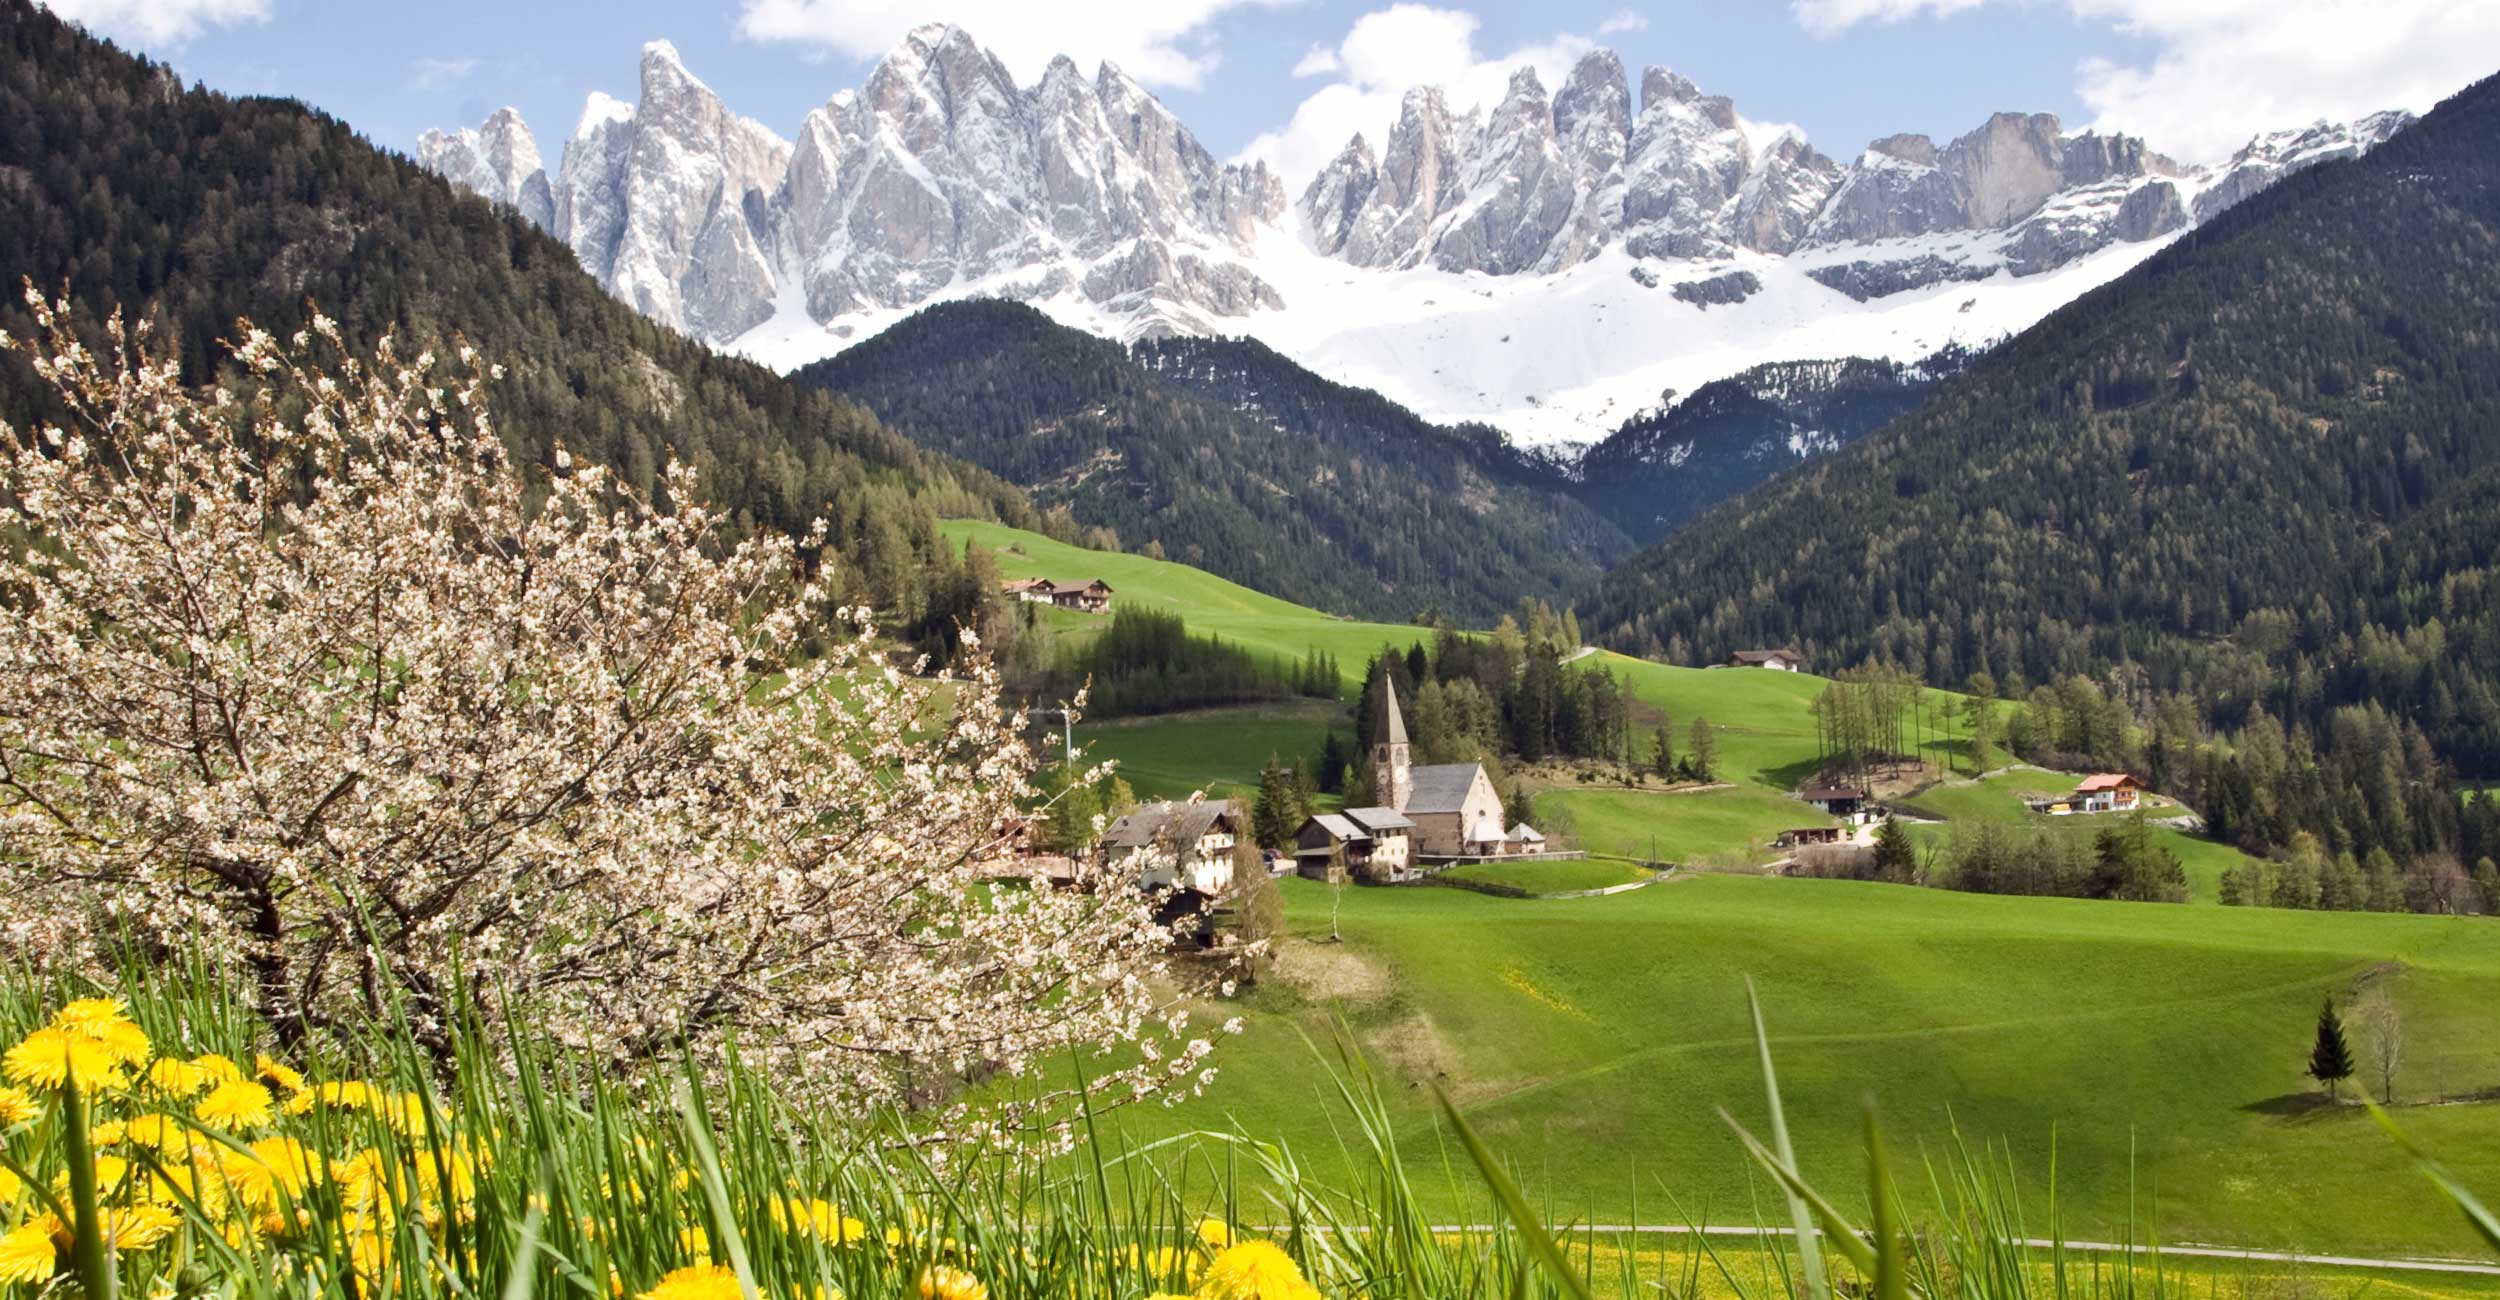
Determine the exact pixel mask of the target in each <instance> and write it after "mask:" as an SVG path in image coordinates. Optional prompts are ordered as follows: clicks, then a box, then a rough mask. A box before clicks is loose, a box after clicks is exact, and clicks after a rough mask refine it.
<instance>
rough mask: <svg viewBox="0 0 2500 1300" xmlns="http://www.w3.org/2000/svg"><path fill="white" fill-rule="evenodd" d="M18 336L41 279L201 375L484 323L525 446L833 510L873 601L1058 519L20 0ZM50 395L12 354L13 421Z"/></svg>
mask: <svg viewBox="0 0 2500 1300" xmlns="http://www.w3.org/2000/svg"><path fill="white" fill-rule="evenodd" d="M0 231H5V232H6V233H5V235H0V285H5V286H6V287H7V290H8V291H7V292H6V293H5V294H0V298H4V299H5V302H4V303H0V328H6V329H9V330H11V331H13V332H17V333H20V334H23V333H25V332H26V331H27V327H28V324H29V318H28V316H27V314H26V312H25V309H24V306H23V304H22V303H20V302H19V301H18V297H19V293H18V289H19V285H20V282H21V280H24V279H31V280H32V281H33V282H34V283H35V285H36V286H37V287H38V288H41V289H43V290H45V291H47V292H57V291H59V290H61V289H62V288H63V287H64V286H65V287H66V288H67V291H68V293H69V295H70V296H71V297H72V298H73V299H74V300H75V301H76V302H77V304H78V305H79V306H80V307H81V308H82V309H83V310H86V311H88V312H92V313H95V314H96V316H97V318H98V319H101V316H102V314H103V313H104V312H107V311H109V310H112V309H115V308H121V309H124V310H127V311H129V312H132V313H146V314H147V315H148V316H149V317H150V318H151V319H152V320H153V321H154V322H155V326H156V330H157V335H158V339H159V344H160V346H161V347H163V348H165V349H168V350H169V351H170V354H171V355H174V356H178V357H179V358H180V359H181V361H182V363H183V367H184V371H185V374H186V376H187V377H189V378H192V379H196V380H201V381H206V380H209V379H211V378H223V379H225V380H226V381H227V382H230V383H235V382H238V381H237V380H236V379H235V377H233V376H231V375H227V374H225V373H223V371H222V370H221V367H222V366H223V356H224V351H223V348H222V347H221V341H222V340H224V339H226V338H228V337H230V336H231V334H232V331H233V325H234V321H235V318H236V317H237V316H244V315H248V316H250V317H251V318H252V319H253V320H254V321H256V322H257V323H258V324H260V325H262V326H263V327H265V328H268V329H271V330H273V331H278V332H282V333H283V332H290V331H292V330H294V329H297V328H299V327H301V326H302V325H303V324H304V323H305V322H306V321H307V320H308V319H309V313H310V311H311V310H312V309H313V307H314V306H315V305H316V304H317V305H318V307H319V310H321V311H322V312H324V313H326V314H328V315H330V316H331V317H333V318H335V319H337V320H338V321H339V322H340V323H341V325H342V327H343V329H344V331H345V333H346V336H347V338H348V339H349V341H350V343H351V344H352V345H354V346H357V347H360V348H361V347H368V346H370V345H371V344H372V342H373V341H375V340H376V339H378V338H379V337H380V336H381V334H382V333H383V332H384V331H385V330H389V329H397V330H398V331H399V332H400V334H401V336H402V338H403V339H404V340H405V341H407V342H409V343H410V344H412V345H414V346H412V347H410V348H409V351H410V352H411V353H413V352H414V351H415V350H417V348H420V347H433V346H440V345H444V344H447V343H448V342H450V340H451V339H452V337H453V336H454V334H455V333H457V334H459V335H462V336H465V337H466V338H467V339H468V340H469V341H470V342H471V343H473V344H474V345H476V346H477V347H478V348H479V350H480V351H482V352H484V353H485V354H486V355H487V356H488V357H490V358H491V359H494V360H497V361H500V362H501V363H502V364H503V365H504V367H505V369H506V377H505V378H504V379H503V380H502V381H501V382H499V383H497V384H495V385H494V386H493V388H492V390H491V391H492V396H493V400H494V402H495V403H496V414H497V423H498V424H499V425H500V427H501V428H502V430H503V432H504V434H505V436H506V438H507V439H508V440H509V441H510V442H511V443H512V444H513V446H514V449H515V451H516V452H517V453H518V454H519V455H520V456H521V457H522V458H523V459H524V460H527V461H532V462H539V463H543V462H544V461H545V460H546V458H547V457H548V456H549V455H550V454H551V450H552V447H553V445H554V443H555V442H556V441H557V440H559V439H561V440H562V441H563V442H564V443H565V444H566V445H567V446H568V447H569V448H570V449H571V450H572V451H573V452H574V453H575V454H577V455H588V456H590V457H592V458H595V459H598V460H602V461H606V462H609V463H612V464H615V465H617V466H619V467H620V468H621V469H622V470H623V472H624V474H625V476H626V477H627V478H628V479H629V480H630V481H632V482H633V483H634V484H636V485H637V486H640V487H645V488H647V487H649V486H650V484H651V481H652V477H653V475H654V474H655V472H656V471H657V470H658V468H659V467H660V466H661V465H663V464H664V463H665V462H666V460H667V457H668V456H669V455H670V454H671V453H672V452H673V453H674V454H675V455H677V456H679V457H680V458H682V459H684V460H686V461H688V462H689V463H691V464H693V465H695V466H697V467H698V468H699V469H700V470H701V471H702V472H703V481H704V484H705V486H706V490H707V491H709V492H710V493H712V494H713V496H714V497H715V499H716V500H718V501H720V502H722V503H724V504H727V505H729V506H732V507H734V508H735V509H736V510H737V511H738V512H739V514H740V517H741V522H742V524H744V525H745V526H751V527H757V528H779V529H791V530H798V529H802V528H804V527H805V526H806V525H807V523H808V522H809V521H811V520H812V519H814V518H816V517H818V516H819V515H823V516H826V517H827V518H829V519H830V520H831V521H832V523H833V526H834V533H833V537H834V543H835V546H836V548H837V549H838V550H839V551H840V552H841V554H842V557H843V558H844V560H845V561H847V562H848V565H849V567H848V569H847V572H848V573H849V574H850V575H851V576H852V577H853V579H854V580H855V585H856V586H857V587H858V588H859V589H860V591H861V592H862V593H863V594H866V595H869V596H871V597H873V598H874V599H876V600H878V601H879V602H880V603H883V604H887V605H889V606H891V605H905V606H908V605H910V604H912V603H913V602H915V601H916V600H917V599H918V595H919V593H918V592H917V590H916V588H917V586H918V582H919V578H918V576H917V575H918V574H919V572H920V570H921V567H922V564H923V562H924V561H925V559H926V558H927V557H928V555H929V554H930V553H931V552H932V551H933V549H934V548H935V547H936V546H937V544H938V540H937V535H936V532H935V529H934V526H933V525H934V519H935V518H936V517H938V516H939V515H941V514H943V515H974V516H989V517H1001V518H1006V519H1010V520H1021V521H1025V522H1037V520H1035V517H1034V515H1033V513H1032V510H1031V507H1030V506H1029V504H1028V503H1027V502H1026V500H1025V499H1024V497H1023V494H1022V493H1020V492H1019V491H1017V490H1016V489H1014V488H1013V487H1011V486H1009V485H1007V484H1005V483H1003V482H1001V481H1000V480H998V479H996V478H995V477H993V476H991V475H989V474H986V473H984V472H982V471H980V470H977V469H974V468H972V467H971V466H969V465H965V464H963V463H961V462H958V461H955V460H952V459H950V458H947V457H945V456H940V455H932V454H929V453H927V452H924V451H922V450H920V449H919V448H917V447H915V446H913V445H912V444H911V443H910V442H909V441H907V440H906V439H904V438H902V437H901V436H899V435H897V434H895V433H894V432H892V431H890V430H888V429H886V428H884V427H883V426H881V425H879V424H878V423H877V421H876V420H875V418H874V417H873V416H871V415H869V414H868V413H867V412H865V411H863V410H861V409H859V408H858V407H856V406H853V405H851V404H850V403H847V402H844V401H841V400H839V399H836V398H830V397H827V396H826V395H824V394H821V393H817V392H814V391H812V390H808V389H804V388H801V387H800V386H798V385H795V384H792V383H789V382H787V381H786V380H784V379H782V378H780V377H779V376H777V375H774V374H773V373H772V372H770V371H768V370H765V369H764V368H762V367H760V366H757V365H753V364H750V363H747V362H744V361H738V360H733V359H729V358H725V357H722V356H719V355H717V354H714V353H713V352H711V351H710V350H708V349H706V348H705V347H703V346H702V345H700V344H698V343H695V342H693V341H692V340H689V339H687V338H685V337H683V336H680V335H678V334H675V333H673V332H671V331H669V330H666V329H663V328H661V327H659V326H657V325H653V324H652V323H650V322H649V321H647V320H645V319H643V318H642V317H641V316H639V315H638V314H636V313H635V312H634V311H633V310H632V309H631V308H628V307H626V306H624V305H623V304H621V303H619V302H617V301H616V300H615V299H613V298H610V297H609V296H608V295H607V293H606V292H605V291H603V290H602V289H600V287H599V286H598V285H597V284H596V283H594V282H593V281H592V280H591V278H590V277H589V276H588V275H585V274H583V273H582V271H581V270H580V268H579V266H578V265H577V264H576V263H575V261H574V258H573V254H572V252H571V251H570V250H569V249H567V248H565V247H564V246H563V245H562V244H560V243H558V242H556V241H555V240H554V239H552V238H549V237H548V236H546V235H544V234H542V233H540V232H539V231H538V230H537V229H536V228H534V227H532V226H531V225H530V224H529V223H528V222H527V221H525V220H523V219H522V218H521V217H520V216H519V215H518V214H517V213H515V212H512V211H510V210H508V209H499V208H496V207H495V206H493V205H490V204H489V203H487V202H486V201H485V200H483V199H479V198H476V197H473V196H470V195H467V194H465V193H463V192H460V191H458V190H455V189H454V188H453V187H452V186H451V185H450V184H449V183H447V182H445V181H443V180H442V179H440V178H439V177H436V176H433V175H431V174H429V173H427V172H424V171H422V170H420V169H419V168H418V167H417V166H416V165H415V164H413V163H411V162H409V161H408V160H406V159H404V158H401V157H399V156H398V155H396V154H392V153H388V152H385V151H383V150H381V149H377V148H375V147H374V146H373V145H372V144H370V143H369V142H367V141H366V140H365V139H364V138H362V137H361V136H359V135H357V134H356V133H355V132H354V131H353V130H352V129H350V128H349V127H348V126H347V125H346V124H345V123H343V122H340V121H338V120H337V119H335V118H331V117H328V116H326V115H323V114H321V113H317V112H314V111H312V110H310V109H308V108H306V107H304V106H303V105H302V104H300V103H297V102H296V101H293V100H283V99H266V98H242V99H238V98H232V97H229V96H226V95H221V94H217V93H214V92H211V91H207V90H203V89H196V88H194V89H185V88H184V87H183V85H182V84H181V81H180V79H179V78H178V77H176V76H175V75H174V74H173V72H172V71H171V70H170V69H168V68H166V67H164V66H163V65H160V64H156V63H152V62H149V61H147V60H144V59H138V58H134V57H131V56H129V55H127V54H124V53H122V52H121V51H120V50H118V49H116V48H114V47H113V46H111V45H109V44H105V43H103V42H99V41H97V40H95V39H93V38H91V37H89V36H87V35H85V34H84V33H83V32H81V31H79V30H78V29H76V28H74V27H71V26H69V25H68V24H65V23H63V22H61V21H60V20H59V19H56V18H54V17H53V16H52V15H51V14H49V13H47V12H45V11H43V10H40V9H38V8H35V7H34V6H33V5H32V4H30V3H29V2H28V0H0ZM45 401H46V398H45V397H44V395H43V393H42V391H41V386H40V385H39V384H38V383H37V381H36V380H35V378H34V376H33V374H32V372H31V371H30V370H29V369H27V368H26V367H24V366H22V365H14V364H12V365H6V366H0V418H7V419H10V420H24V419H27V418H29V417H30V416H31V415H32V414H34V413H36V412H37V411H39V410H41V409H42V404H43V403H44V402H45Z"/></svg>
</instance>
